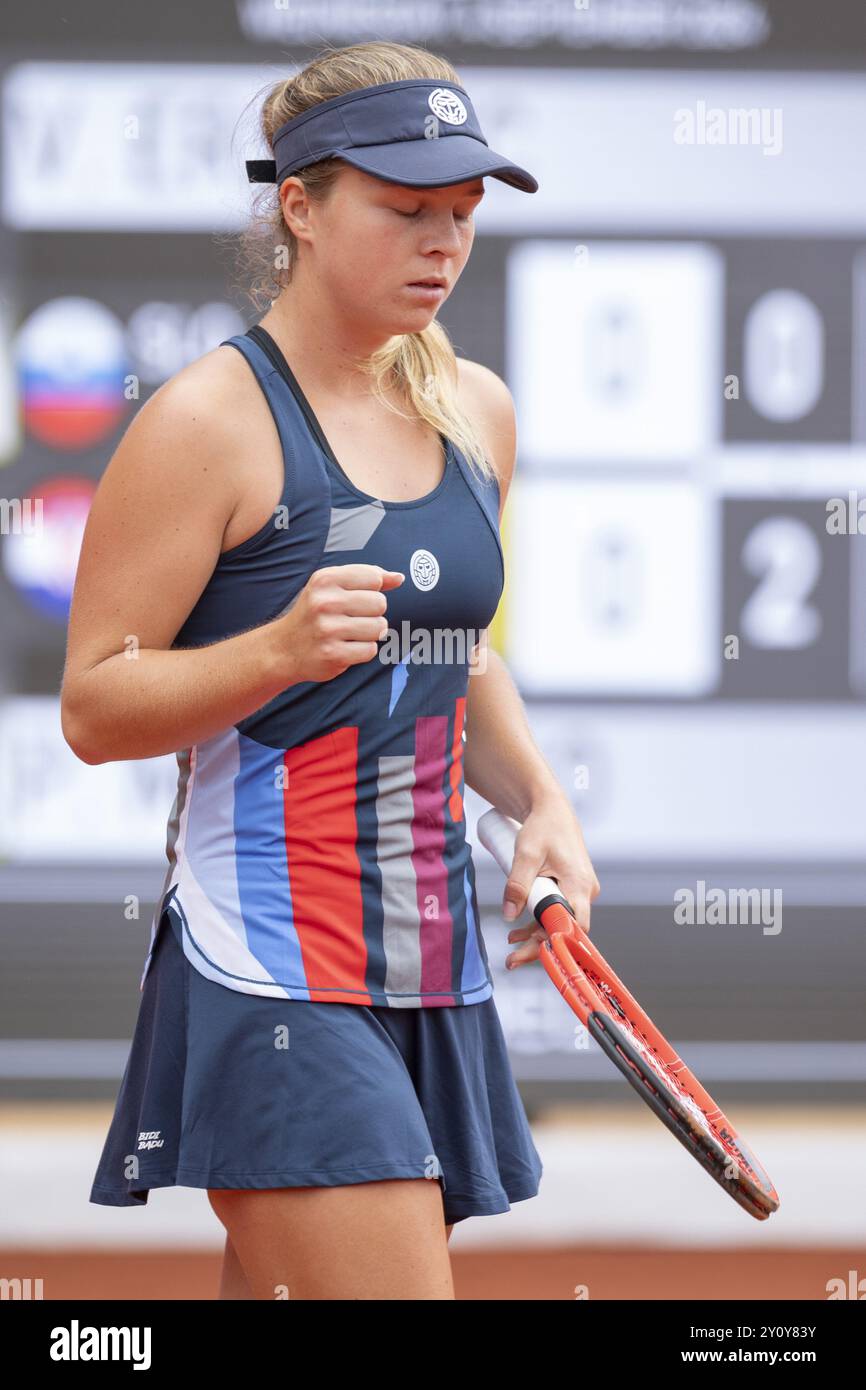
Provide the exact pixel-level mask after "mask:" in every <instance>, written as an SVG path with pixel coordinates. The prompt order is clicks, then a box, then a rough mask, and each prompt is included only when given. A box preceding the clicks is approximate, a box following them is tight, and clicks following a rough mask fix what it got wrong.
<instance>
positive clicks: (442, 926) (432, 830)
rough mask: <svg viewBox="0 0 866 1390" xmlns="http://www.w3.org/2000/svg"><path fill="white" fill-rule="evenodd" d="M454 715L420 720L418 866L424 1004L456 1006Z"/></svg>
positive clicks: (415, 822)
mask: <svg viewBox="0 0 866 1390" xmlns="http://www.w3.org/2000/svg"><path fill="white" fill-rule="evenodd" d="M447 738H448V718H447V716H445V715H432V716H430V717H428V718H424V719H416V720H415V786H414V787H413V789H412V812H413V814H412V842H413V845H414V849H413V851H412V865H413V867H414V869H415V886H416V892H417V896H418V916H419V920H420V922H421V928H420V936H421V943H420V944H421V992H422V994H423V995H424V998H423V1000H422V1004H423V1005H424V1006H429V1005H431V1004H432V1005H440V1004H453V1003H454V1002H455V1001H454V992H453V980H452V976H451V949H452V939H453V935H454V924H453V922H452V920H451V912H450V909H449V907H448V871H447V868H446V866H445V805H444V802H445V797H444V794H443V790H442V782H443V778H444V776H445V747H446V740H447Z"/></svg>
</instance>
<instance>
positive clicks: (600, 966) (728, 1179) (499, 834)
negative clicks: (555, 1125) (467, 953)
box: [478, 810, 779, 1221]
mask: <svg viewBox="0 0 866 1390" xmlns="http://www.w3.org/2000/svg"><path fill="white" fill-rule="evenodd" d="M519 830H520V825H519V824H518V822H517V821H514V820H512V819H511V818H510V817H508V816H504V815H503V814H502V812H500V811H496V810H493V811H487V812H485V814H484V815H483V816H481V817H480V819H479V822H478V835H479V838H480V840H481V843H482V844H483V845H484V846H485V848H487V849H488V850H490V853H491V854H492V855H493V857H494V858H495V859H496V860H497V862H498V863H499V866H500V868H502V869H503V871H504V872H505V873H506V874H508V873H509V872H510V870H511V864H512V861H513V857H514V841H515V839H516V836H517V832H518V831H519ZM528 905H529V907H530V909H531V910H532V911H533V913H534V916H535V919H536V921H537V922H538V924H539V926H541V927H542V928H543V929H544V931H545V932H546V933H547V938H546V940H544V941H542V943H541V949H540V952H539V956H540V959H541V963H542V965H543V966H544V969H545V970H546V971H547V974H548V975H549V976H550V978H551V980H552V981H553V983H554V984H555V985H556V987H557V989H558V990H559V992H560V994H561V995H562V997H563V999H564V1000H565V1001H566V1003H567V1004H568V1005H569V1007H570V1008H571V1009H572V1010H573V1012H574V1013H575V1014H576V1015H577V1017H578V1018H579V1019H580V1021H581V1023H582V1024H583V1025H584V1027H585V1028H586V1029H587V1031H588V1032H589V1034H590V1036H591V1037H592V1038H593V1039H594V1040H595V1042H596V1043H597V1044H598V1046H599V1047H600V1048H601V1049H602V1051H603V1052H604V1053H605V1054H606V1055H607V1056H608V1057H609V1058H610V1060H611V1061H612V1062H613V1063H614V1065H615V1066H616V1067H618V1068H619V1070H620V1071H621V1072H622V1074H623V1075H624V1076H625V1078H626V1080H627V1081H628V1082H629V1083H630V1084H631V1086H632V1087H633V1088H634V1089H635V1090H636V1091H637V1093H638V1095H639V1096H640V1097H641V1098H642V1099H643V1100H644V1101H645V1102H646V1104H647V1105H648V1106H649V1107H650V1109H651V1110H652V1111H653V1112H654V1114H656V1115H657V1116H658V1118H659V1119H660V1120H661V1121H662V1123H663V1124H664V1125H666V1126H667V1128H668V1129H669V1130H670V1131H671V1133H672V1134H673V1135H675V1136H676V1138H677V1139H679V1141H680V1143H681V1144H683V1145H684V1146H685V1148H687V1149H688V1151H689V1153H691V1155H692V1157H693V1158H695V1159H696V1160H697V1162H698V1163H700V1165H701V1167H702V1168H703V1169H704V1170H705V1171H706V1172H707V1173H709V1174H710V1176H711V1177H712V1178H714V1179H715V1180H716V1182H717V1183H719V1185H720V1186H721V1187H723V1188H724V1190H725V1191H726V1192H727V1193H728V1195H729V1196H730V1197H732V1198H733V1200H734V1201H735V1202H737V1204H738V1205H739V1206H741V1207H742V1208H743V1209H744V1210H745V1211H747V1212H748V1213H749V1214H750V1215H751V1216H754V1217H755V1218H756V1219H757V1220H758V1221H766V1219H767V1217H768V1216H770V1215H772V1213H773V1212H774V1211H777V1210H778V1208H779V1195H778V1193H777V1192H776V1189H775V1187H774V1186H773V1184H772V1182H771V1181H770V1178H769V1177H768V1175H767V1173H766V1171H765V1170H764V1168H763V1167H762V1166H761V1164H760V1163H759V1162H758V1160H757V1158H756V1157H755V1155H754V1153H753V1152H752V1150H751V1149H750V1148H749V1147H748V1146H747V1145H746V1143H745V1142H744V1141H743V1139H742V1138H741V1137H740V1135H739V1134H738V1133H737V1131H736V1130H735V1129H734V1126H733V1125H732V1124H731V1122H730V1120H729V1119H728V1117H727V1116H726V1115H725V1114H724V1112H723V1111H722V1110H721V1108H720V1107H719V1106H718V1105H717V1104H716V1102H715V1101H714V1100H713V1098H712V1096H711V1095H710V1094H709V1092H708V1091H706V1090H705V1089H704V1087H703V1086H702V1085H701V1083H700V1082H699V1081H698V1079H697V1077H696V1076H695V1075H694V1073H693V1072H692V1071H690V1069H689V1068H688V1067H687V1066H686V1064H685V1062H684V1061H683V1060H682V1058H681V1057H680V1056H679V1055H678V1054H677V1052H676V1051H675V1049H674V1048H673V1047H672V1046H671V1044H670V1043H669V1042H668V1040H667V1038H665V1036H664V1034H663V1033H661V1032H660V1031H659V1029H658V1028H656V1026H655V1024H654V1023H653V1022H652V1020H651V1019H650V1018H649V1016H648V1015H647V1014H646V1013H645V1012H644V1010H643V1009H642V1008H641V1006H640V1004H638V1002H637V1000H636V999H635V998H634V996H633V995H632V994H631V993H630V992H629V991H628V990H627V989H626V987H625V985H624V984H623V982H622V980H620V978H619V976H618V975H616V974H615V973H614V971H613V970H612V969H611V967H610V966H609V965H608V963H607V961H606V960H605V959H604V956H603V955H602V954H601V952H600V951H599V950H598V949H597V948H596V946H595V945H594V944H593V942H592V941H590V939H589V935H588V934H587V932H585V931H584V929H583V927H582V926H581V925H580V923H579V922H578V921H576V919H575V917H574V915H573V913H572V911H571V908H570V905H569V904H568V903H567V902H566V900H565V898H563V896H562V895H561V893H560V892H559V887H558V884H557V883H556V882H555V880H554V879H548V878H538V879H536V881H535V883H534V884H533V886H532V890H531V892H530V894H529V899H528Z"/></svg>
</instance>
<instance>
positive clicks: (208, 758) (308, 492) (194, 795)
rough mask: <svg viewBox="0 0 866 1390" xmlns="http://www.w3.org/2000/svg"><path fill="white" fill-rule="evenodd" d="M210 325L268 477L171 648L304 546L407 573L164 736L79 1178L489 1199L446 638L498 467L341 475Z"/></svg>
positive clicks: (493, 1037) (503, 1112) (490, 1046)
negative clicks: (259, 511) (107, 1104)
mask: <svg viewBox="0 0 866 1390" xmlns="http://www.w3.org/2000/svg"><path fill="white" fill-rule="evenodd" d="M224 345H230V346H232V347H234V348H236V349H238V351H240V352H241V353H242V354H243V355H244V357H245V358H246V360H247V362H248V364H249V366H250V368H251V369H252V371H253V373H254V374H255V376H256V379H257V381H258V382H259V385H260V386H261V389H262V391H263V393H264V395H265V398H266V400H267V402H268V404H269V406H270V409H271V412H272V414H273V417H274V421H275V424H276V426H277V429H278V432H279V436H280V439H281V442H282V447H283V460H284V487H283V493H282V496H281V499H280V503H279V505H278V507H277V508H276V509H275V513H274V516H273V517H272V518H271V519H269V521H268V522H267V523H266V524H265V525H264V526H263V527H262V528H261V529H260V530H259V531H258V532H257V533H256V534H255V535H254V536H251V537H250V538H249V539H248V540H246V541H244V542H242V543H241V544H240V545H238V546H235V547H233V548H232V549H231V550H228V551H225V552H223V554H222V555H220V557H219V560H218V562H217V565H216V568H215V569H214V572H213V574H212V576H211V578H210V580H209V582H208V584H207V586H206V587H205V589H204V591H203V593H202V594H201V596H200V598H199V600H198V602H197V604H196V606H195V608H194V609H193V610H192V612H191V613H190V615H189V617H188V618H187V621H186V622H185V624H184V626H183V627H182V629H181V631H180V632H179V633H178V635H177V637H176V638H175V641H174V643H173V646H174V647H175V648H189V647H195V646H200V645H206V644H211V643H214V642H217V641H222V640H224V639H225V638H227V637H230V636H233V635H234V634H235V633H238V632H241V631H245V630H247V629H249V628H252V627H256V626H259V625H260V624H262V623H265V622H268V621H271V620H273V619H274V618H277V617H279V616H280V615H282V614H283V613H285V612H287V611H288V610H289V609H290V608H291V606H292V604H293V603H294V601H295V600H296V598H297V596H298V595H299V593H300V592H301V590H302V589H303V587H304V586H305V584H306V583H307V581H308V579H309V578H310V575H311V574H312V573H313V572H314V571H315V570H317V569H320V568H323V567H325V566H328V565H344V564H350V563H366V564H376V565H381V566H382V567H383V568H385V569H389V570H400V571H401V572H402V573H403V574H404V575H405V576H406V578H405V580H404V582H403V584H402V585H400V586H399V587H398V588H397V589H395V590H391V591H389V592H388V594H387V595H386V597H387V604H388V607H387V612H386V618H387V622H388V634H387V636H386V637H385V638H384V639H383V640H382V641H381V642H380V644H379V651H378V653H377V656H376V657H374V658H373V659H372V660H370V661H369V662H363V663H361V664H359V665H357V666H350V667H348V668H347V669H346V670H345V671H343V672H341V673H340V674H339V675H338V676H336V677H334V678H333V679H332V680H329V681H323V682H315V681H308V682H302V683H300V684H296V685H293V686H290V687H288V689H286V690H285V691H283V692H281V693H280V694H279V695H277V696H276V697H275V698H274V699H272V700H271V701H269V702H268V703H267V704H266V705H264V706H262V708H261V709H259V710H257V711H255V712H254V713H253V714H252V715H250V716H249V717H248V718H246V719H244V720H242V721H241V722H240V723H238V724H237V725H235V726H232V727H231V728H230V729H227V730H225V731H224V732H223V733H221V734H218V735H216V736H214V737H212V738H210V739H208V740H207V741H205V742H202V743H200V744H198V745H195V746H193V747H191V748H187V749H183V750H181V751H179V752H178V754H177V762H178V787H177V796H176V798H175V802H174V806H173V808H172V811H171V814H170V817H169V823H168V835H167V845H166V850H167V858H168V868H167V872H166V876H165V881H164V884H163V890H162V893H161V895H160V898H159V900H158V902H157V905H156V911H155V913H154V917H153V922H152V926H151V939H150V946H149V950H148V954H147V958H146V961H145V964H144V971H143V974H142V979H141V1004H140V1009H139V1015H138V1020H137V1023H136V1028H135V1033H134V1036H133V1041H132V1048H131V1051H130V1055H129V1059H128V1061H127V1066H126V1070H125V1072H124V1076H123V1080H122V1083H121V1087H120V1092H119V1095H118V1099H117V1104H116V1107H115V1112H114V1117H113V1120H112V1123H111V1127H110V1130H109V1133H108V1137H107V1139H106V1142H105V1146H104V1149H103V1152H102V1157H101V1159H100V1162H99V1166H98V1169H97V1172H96V1175H95V1178H94V1182H93V1186H92V1190H91V1196H90V1200H91V1201H92V1202H96V1203H100V1204H103V1205H108V1206H133V1205H136V1204H140V1203H145V1202H146V1201H147V1198H148V1193H149V1190H150V1189H151V1188H152V1187H165V1186H171V1185H175V1184H181V1185H185V1186H190V1187H202V1188H271V1187H301V1186H303V1187H309V1186H336V1185H345V1184H351V1183H363V1182H372V1181H376V1180H382V1179H388V1178H418V1177H426V1178H429V1179H432V1180H435V1181H438V1182H439V1184H440V1187H441V1190H442V1197H443V1204H444V1214H445V1221H446V1223H449V1224H450V1223H451V1222H454V1221H459V1220H462V1219H463V1218H465V1217H467V1216H473V1215H484V1214H491V1213H495V1212H503V1211H507V1210H508V1208H509V1204H510V1203H511V1202H514V1201H520V1200H522V1199H523V1198H526V1197H531V1196H534V1195H535V1194H536V1192H537V1191H538V1183H539V1179H540V1176H541V1172H542V1165H541V1160H540V1158H539V1155H538V1153H537V1151H536V1149H535V1146H534V1144H533V1141H532V1137H531V1133H530V1130H529V1126H528V1123H527V1119H526V1114H525V1111H524V1108H523V1104H522V1101H521V1099H520V1095H519V1093H518V1091H517V1087H516V1085H515V1082H514V1078H513V1075H512V1072H511V1067H510V1063H509V1059H508V1054H507V1050H506V1046H505V1039H504V1036H503V1033H502V1028H501V1024H500V1020H499V1015H498V1013H497V1010H496V1006H495V1003H494V1000H493V979H492V976H491V973H490V968H489V965H488V960H487V954H486V950H485V945H484V938H483V935H482V932H481V927H480V921H479V912H478V901H477V896H476V890H475V874H474V867H473V863H472V856H471V852H470V847H469V844H468V842H467V839H466V834H465V829H466V824H465V815H464V808H463V794H464V778H463V748H464V741H465V734H464V725H465V717H466V702H467V697H468V691H469V680H470V679H472V675H471V663H472V659H473V655H472V654H473V648H474V647H475V644H476V643H477V642H478V641H479V640H481V638H482V635H483V633H484V630H485V629H486V627H487V625H488V624H489V622H490V620H491V619H492V617H493V614H494V613H495V611H496V607H497V605H498V602H499V597H500V594H501V591H502V584H503V578H504V567H503V559H502V547H501V544H500V539H499V528H498V503H499V491H498V484H497V482H496V480H495V479H490V480H485V479H479V477H478V476H477V475H476V474H475V472H474V471H473V470H472V469H471V468H470V466H469V464H468V462H467V460H466V459H465V457H464V456H463V454H462V453H461V452H460V451H459V450H458V449H457V448H456V447H455V446H454V445H453V444H452V442H451V441H450V440H448V439H446V438H445V437H444V436H443V437H442V443H443V451H444V456H445V471H444V474H443V477H442V479H441V481H440V483H439V484H438V485H437V487H436V488H434V489H433V491H432V492H430V493H428V494H427V495H426V496H425V497H421V498H418V499H415V500H412V501H409V502H388V501H383V500H380V499H377V498H375V497H372V496H370V495H369V494H366V493H364V492H361V491H360V490H359V489H358V488H356V487H355V486H354V484H353V483H352V482H351V481H350V479H349V478H348V477H347V475H346V474H345V472H344V471H343V469H342V468H341V466H340V464H339V462H338V460H337V459H336V458H335V457H334V454H333V451H332V450H331V448H330V446H329V444H328V442H327V440H326V439H325V436H324V434H323V433H322V430H321V427H320V426H319V423H318V421H317V420H316V417H315V415H314V413H313V411H312V409H311V407H310V405H309V403H308V401H307V400H306V398H305V396H304V394H303V392H302V390H301V388H300V385H299V383H298V382H297V380H296V378H295V377H294V374H293V373H292V371H291V369H290V367H289V365H288V363H287V362H286V361H285V358H284V356H283V354H282V353H281V351H280V349H279V348H278V346H277V344H276V343H275V342H274V340H273V338H272V337H271V336H270V334H269V333H267V331H266V330H265V329H264V328H262V327H261V325H256V326H255V327H253V328H251V329H250V330H249V331H248V332H247V333H245V334H242V335H237V336H235V337H233V338H229V339H227V340H226V343H225V344H221V346H224Z"/></svg>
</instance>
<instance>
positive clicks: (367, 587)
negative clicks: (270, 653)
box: [270, 565, 405, 683]
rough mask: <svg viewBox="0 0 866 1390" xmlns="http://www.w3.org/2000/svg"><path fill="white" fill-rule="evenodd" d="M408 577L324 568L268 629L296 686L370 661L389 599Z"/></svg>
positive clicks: (369, 569)
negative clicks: (391, 590) (390, 594)
mask: <svg viewBox="0 0 866 1390" xmlns="http://www.w3.org/2000/svg"><path fill="white" fill-rule="evenodd" d="M404 579H405V575H403V574H401V573H400V572H399V571H398V570H385V569H382V567H381V566H380V565H326V566H325V567H324V568H323V569H319V570H316V571H315V572H314V573H313V574H311V575H310V578H309V579H308V580H307V583H306V584H305V585H304V587H303V589H302V590H301V592H300V593H299V594H298V596H297V598H296V599H295V600H294V601H293V603H292V606H291V608H290V609H289V610H288V612H286V613H284V614H282V616H281V617H279V618H277V619H276V620H275V621H274V622H273V623H272V624H270V627H271V629H272V636H273V639H274V640H275V641H276V644H277V647H278V653H279V654H278V660H279V658H280V656H284V657H285V663H286V667H287V670H291V674H292V680H293V683H300V682H302V681H329V680H333V678H334V676H339V675H340V674H341V672H343V671H345V670H346V669H347V667H349V666H358V665H360V663H361V662H363V661H371V660H372V659H373V657H374V656H375V655H376V653H377V651H378V649H379V648H378V644H379V642H380V641H381V640H382V638H383V637H385V636H386V635H387V632H388V621H387V619H386V618H385V616H384V614H385V611H386V609H387V606H388V602H387V599H386V597H385V594H386V593H387V591H388V590H389V589H396V588H397V586H398V585H399V584H402V583H403V580H404Z"/></svg>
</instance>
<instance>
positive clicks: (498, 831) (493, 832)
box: [478, 807, 572, 917]
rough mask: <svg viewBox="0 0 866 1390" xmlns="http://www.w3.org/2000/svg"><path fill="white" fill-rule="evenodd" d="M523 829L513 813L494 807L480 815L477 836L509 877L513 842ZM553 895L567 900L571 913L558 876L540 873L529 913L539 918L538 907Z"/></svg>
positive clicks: (527, 903)
mask: <svg viewBox="0 0 866 1390" xmlns="http://www.w3.org/2000/svg"><path fill="white" fill-rule="evenodd" d="M520 828H521V827H520V822H519V821H516V820H512V818H511V816H506V815H503V813H502V812H501V811H497V810H496V808H495V807H493V808H491V810H489V811H485V812H484V815H483V816H479V818H478V838H479V840H480V841H481V843H482V845H483V846H484V848H485V849H486V850H489V851H490V853H491V854H492V855H493V858H494V859H495V860H496V862H497V864H498V865H499V867H500V869H501V870H502V872H503V873H504V874H505V876H506V878H507V877H508V875H509V874H510V873H511V865H512V863H513V862H514V845H515V841H516V840H517V834H518V831H519V830H520ZM551 898H555V899H556V901H557V902H561V903H565V906H566V907H567V908H568V910H569V912H571V911H572V907H571V904H570V903H569V902H568V900H567V899H566V898H564V897H563V896H562V893H561V892H560V891H559V884H558V883H557V882H556V879H555V878H545V877H544V876H543V875H539V877H538V878H537V879H535V881H534V883H533V884H532V887H531V888H530V890H529V893H528V895H527V898H526V905H527V907H528V908H529V910H530V912H531V913H533V915H534V916H535V917H538V912H537V911H536V909H537V908H538V906H539V904H540V903H544V904H545V906H546V905H547V903H548V902H549V900H550V899H551Z"/></svg>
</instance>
